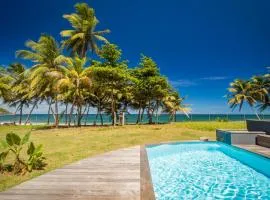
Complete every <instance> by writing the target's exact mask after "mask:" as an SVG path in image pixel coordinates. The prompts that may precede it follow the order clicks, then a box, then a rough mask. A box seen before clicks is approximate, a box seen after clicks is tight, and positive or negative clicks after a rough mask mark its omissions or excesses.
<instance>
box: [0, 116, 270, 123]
mask: <svg viewBox="0 0 270 200" xmlns="http://www.w3.org/2000/svg"><path fill="white" fill-rule="evenodd" d="M102 116H103V121H104V124H109V123H111V117H110V116H108V115H105V114H103V115H102ZM95 117H96V115H95V114H90V115H88V117H86V115H85V116H84V117H83V119H82V124H85V123H86V124H88V125H90V124H93V123H94V121H95ZM260 117H261V118H262V119H269V120H270V114H268V115H260ZM26 118H27V115H23V119H22V122H25V119H26ZM75 118H76V116H75V115H73V120H72V122H74V120H75ZM125 118H126V123H128V124H134V123H136V120H137V114H128V115H125ZM246 119H257V117H256V116H255V115H250V114H248V115H244V114H191V115H190V118H188V117H186V116H185V115H183V114H178V115H177V116H176V121H177V122H181V121H218V120H226V121H244V120H246ZM18 120H19V115H1V116H0V123H3V122H18ZM47 120H48V115H47V114H33V115H31V118H30V121H31V123H32V124H36V123H39V124H41V123H47ZM53 121H54V118H53V116H52V115H50V122H52V123H53ZM153 121H154V122H158V123H168V122H169V115H168V114H161V115H158V117H156V116H154V118H153ZM60 122H61V123H65V116H64V115H63V116H61V117H60ZM147 122H148V118H147V116H146V115H144V118H143V123H147ZM97 124H100V118H99V117H98V120H97Z"/></svg>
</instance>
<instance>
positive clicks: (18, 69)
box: [7, 63, 31, 124]
mask: <svg viewBox="0 0 270 200" xmlns="http://www.w3.org/2000/svg"><path fill="white" fill-rule="evenodd" d="M7 72H8V73H9V74H10V77H12V79H13V80H12V84H11V91H12V98H11V99H10V100H9V102H10V104H9V105H10V106H15V107H17V108H16V112H17V111H19V113H20V114H19V124H21V123H22V114H23V108H24V106H26V107H29V104H30V102H31V100H30V99H29V98H28V92H29V88H28V85H29V80H28V78H27V69H26V68H25V66H24V65H22V64H21V63H13V64H11V65H9V66H8V68H7ZM16 112H15V113H16Z"/></svg>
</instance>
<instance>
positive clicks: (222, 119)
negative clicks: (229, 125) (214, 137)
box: [215, 117, 229, 122]
mask: <svg viewBox="0 0 270 200" xmlns="http://www.w3.org/2000/svg"><path fill="white" fill-rule="evenodd" d="M215 121H217V122H228V121H229V120H228V119H227V118H221V117H217V118H216V120H215Z"/></svg>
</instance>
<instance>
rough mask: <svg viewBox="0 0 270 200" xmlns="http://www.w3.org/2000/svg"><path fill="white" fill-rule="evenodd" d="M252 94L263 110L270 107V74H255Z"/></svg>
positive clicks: (252, 81) (252, 82)
mask: <svg viewBox="0 0 270 200" xmlns="http://www.w3.org/2000/svg"><path fill="white" fill-rule="evenodd" d="M251 85H252V95H253V97H254V98H255V99H256V100H257V102H258V104H259V105H258V107H259V110H260V111H261V112H262V111H264V110H266V109H267V108H270V74H265V75H263V76H254V77H252V79H251Z"/></svg>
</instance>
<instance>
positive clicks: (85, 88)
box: [57, 56, 91, 126]
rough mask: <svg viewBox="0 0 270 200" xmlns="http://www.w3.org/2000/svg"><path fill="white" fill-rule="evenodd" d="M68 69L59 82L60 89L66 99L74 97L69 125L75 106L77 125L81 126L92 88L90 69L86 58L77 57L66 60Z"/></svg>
mask: <svg viewBox="0 0 270 200" xmlns="http://www.w3.org/2000/svg"><path fill="white" fill-rule="evenodd" d="M65 62H66V64H67V68H66V70H65V76H63V77H62V78H61V79H60V80H59V81H58V82H57V85H58V88H59V90H60V91H61V94H63V95H64V96H65V98H67V97H70V96H72V97H73V101H72V105H71V109H70V117H69V125H70V121H71V115H72V113H73V109H74V106H76V107H77V125H78V126H80V125H81V119H82V116H83V115H82V114H83V113H84V112H83V110H82V106H83V105H84V104H85V98H86V96H87V93H88V92H89V89H90V87H91V79H90V76H89V73H90V72H89V69H90V68H86V67H85V66H86V64H87V59H86V57H84V58H80V57H78V56H75V57H74V58H66V60H65Z"/></svg>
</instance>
